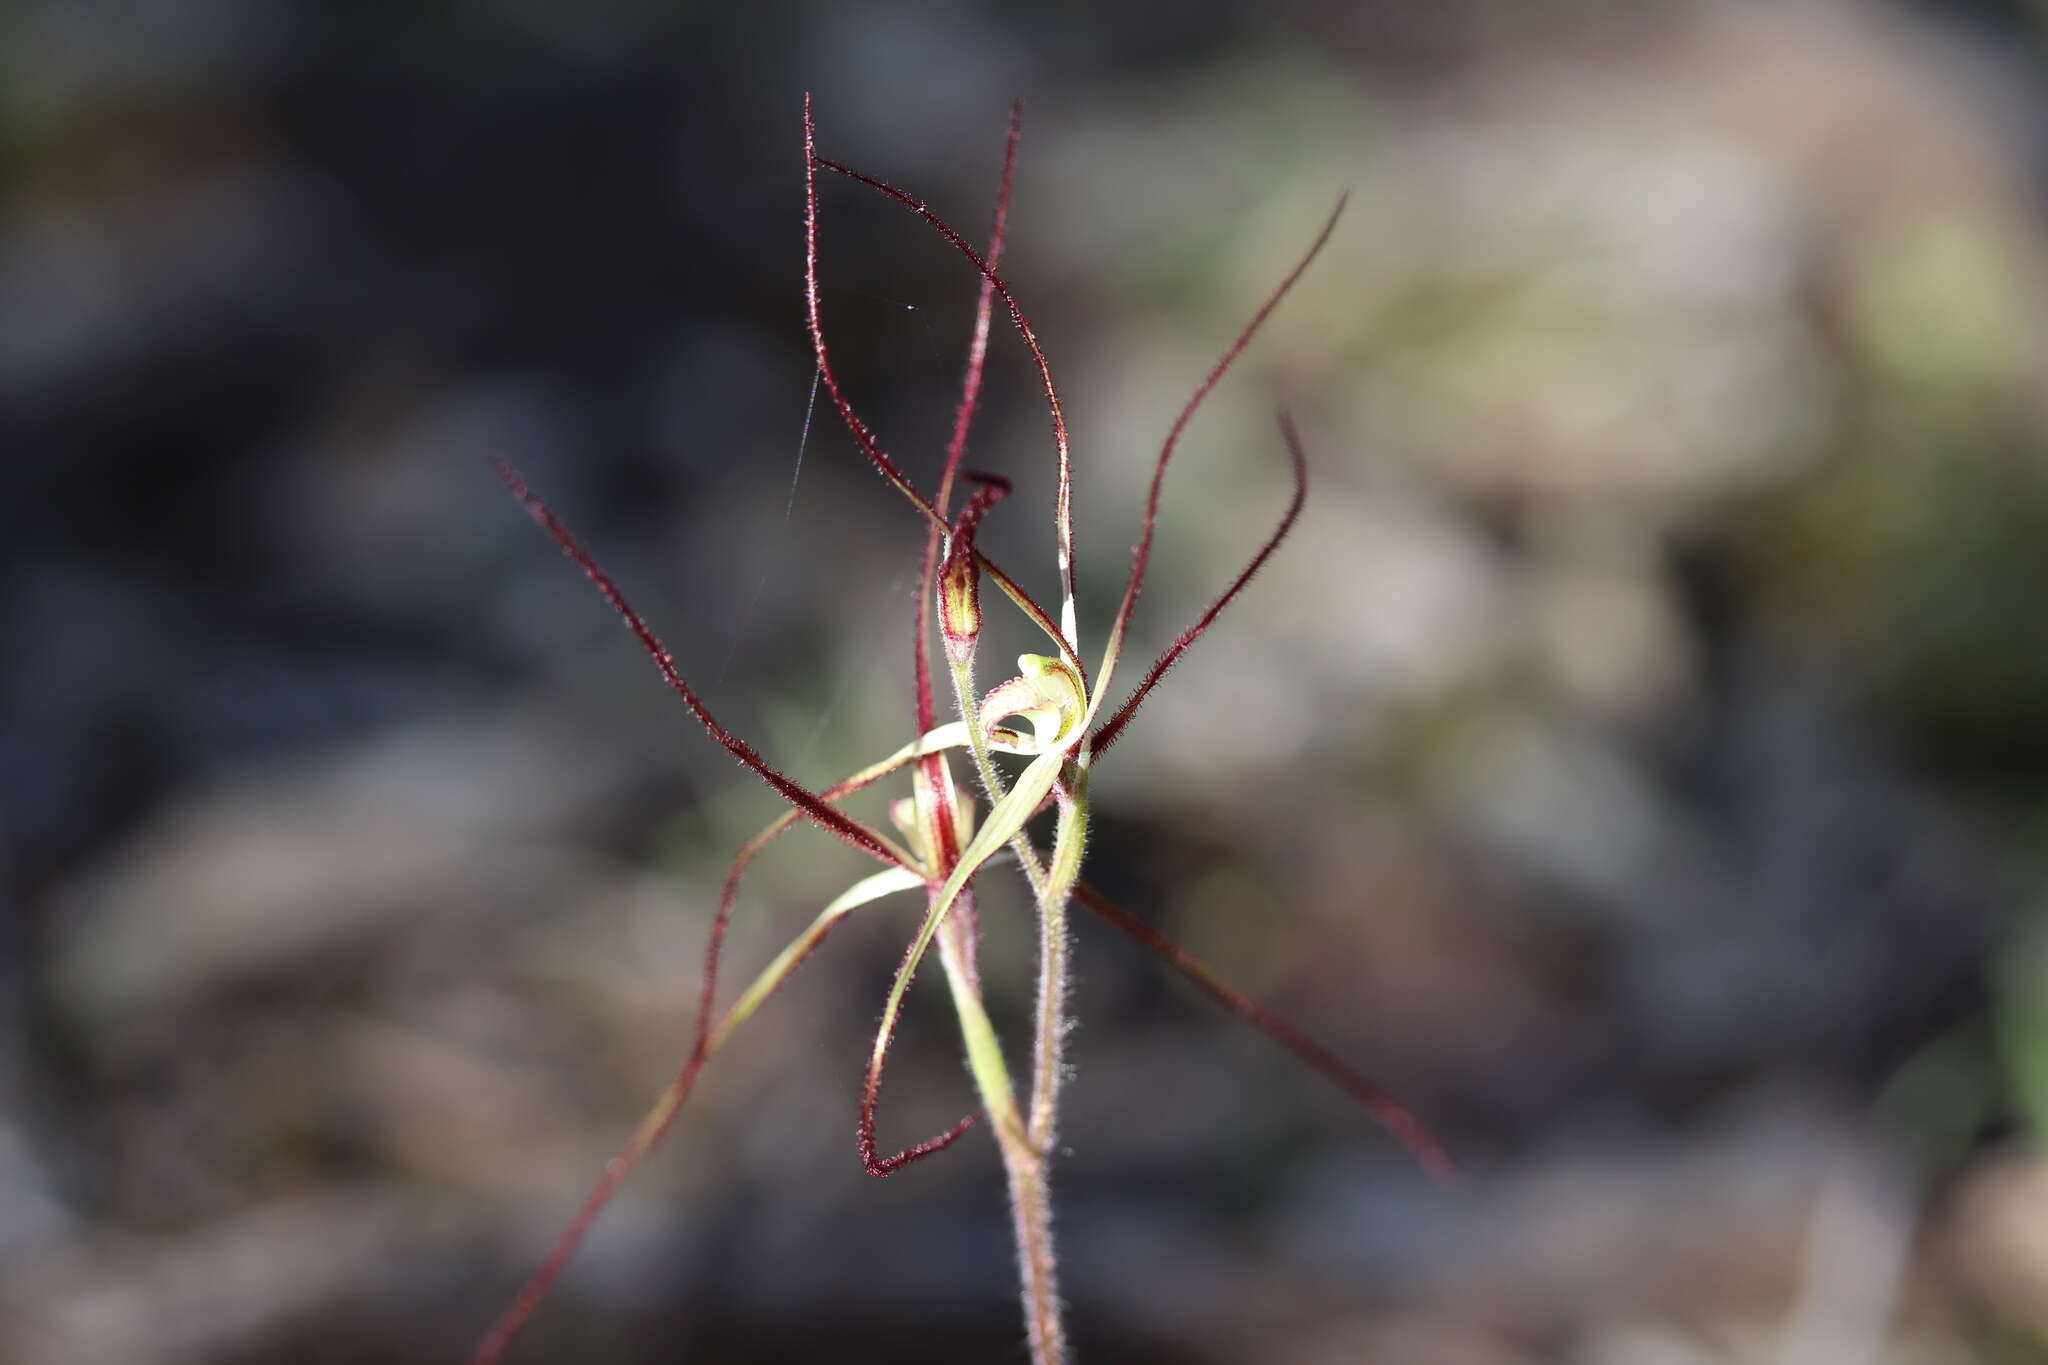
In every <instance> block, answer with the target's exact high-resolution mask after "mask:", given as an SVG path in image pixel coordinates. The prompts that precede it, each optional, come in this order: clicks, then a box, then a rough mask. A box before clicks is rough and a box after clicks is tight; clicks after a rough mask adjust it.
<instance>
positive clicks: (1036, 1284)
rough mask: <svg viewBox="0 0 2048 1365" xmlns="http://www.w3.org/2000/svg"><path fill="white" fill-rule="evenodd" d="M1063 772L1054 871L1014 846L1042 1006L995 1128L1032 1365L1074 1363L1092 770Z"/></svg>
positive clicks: (971, 722) (960, 680) (968, 692)
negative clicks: (1064, 1264) (1061, 1211)
mask: <svg viewBox="0 0 2048 1365" xmlns="http://www.w3.org/2000/svg"><path fill="white" fill-rule="evenodd" d="M950 662H951V671H952V675H953V692H954V695H955V697H956V699H957V700H958V702H959V706H960V718H961V720H962V721H963V722H964V723H965V725H966V727H967V742H968V748H969V749H970V750H971V751H972V752H973V755H974V766H975V771H976V772H977V773H978V774H979V776H980V777H981V782H982V786H983V787H985V788H986V789H987V791H988V798H989V802H990V805H991V806H993V805H994V804H995V803H996V802H998V801H1001V800H1002V799H1003V797H1004V796H1005V795H1007V786H1006V784H1005V783H1004V782H1003V778H1002V774H1001V773H999V772H998V771H997V770H996V766H995V764H994V762H993V761H991V760H990V758H989V748H988V734H987V732H986V731H985V730H984V729H983V728H982V718H981V713H980V707H979V704H978V703H977V702H976V700H975V696H974V664H973V662H972V660H971V658H970V659H958V658H956V659H953V660H951V661H950ZM1064 775H1065V776H1067V777H1068V778H1069V779H1070V781H1069V787H1068V789H1067V793H1066V794H1064V795H1062V797H1061V799H1060V817H1059V824H1058V826H1057V833H1056V834H1055V836H1054V843H1053V865H1052V867H1051V868H1050V869H1047V868H1045V867H1042V866H1041V865H1040V864H1039V861H1038V852H1037V850H1036V849H1034V848H1032V846H1031V840H1030V839H1029V838H1028V837H1026V836H1025V834H1024V833H1023V832H1022V831H1019V832H1018V834H1017V837H1016V838H1015V839H1012V840H1011V841H1010V849H1011V851H1012V852H1013V853H1015V854H1016V857H1017V865H1018V866H1019V867H1021V868H1022V869H1023V870H1024V876H1025V879H1026V880H1027V881H1028V882H1030V884H1031V892H1032V899H1033V900H1034V902H1036V905H1037V908H1038V929H1039V953H1038V1008H1037V1019H1036V1022H1035V1027H1034V1030H1033V1047H1032V1057H1031V1062H1032V1065H1031V1108H1030V1121H1029V1126H1028V1128H1026V1129H1025V1130H1024V1131H1022V1132H1015V1131H1006V1130H1005V1127H1004V1125H1002V1124H998V1125H996V1141H997V1145H998V1147H999V1148H1000V1150H1001V1152H1002V1156H1003V1168H1004V1170H1005V1171H1006V1172H1007V1173H1008V1176H1009V1185H1010V1220H1011V1225H1012V1227H1013V1229H1014V1231H1015V1235H1016V1239H1017V1275H1018V1279H1019V1281H1020V1285H1021V1291H1022V1299H1023V1305H1024V1323H1025V1331H1026V1336H1027V1339H1028V1341H1029V1343H1030V1347H1031V1361H1032V1365H1063V1362H1065V1360H1066V1359H1067V1336H1066V1327H1065V1324H1064V1322H1063V1320H1062V1318H1061V1311H1060V1292H1059V1255H1058V1252H1057V1250H1056V1248H1055V1244H1054V1242H1053V1232H1052V1190H1051V1185H1050V1180H1049V1168H1050V1166H1051V1164H1052V1148H1053V1136H1054V1134H1055V1133H1056V1132H1057V1130H1058V1122H1057V1120H1058V1112H1059V1088H1060V1079H1061V1074H1062V1070H1063V1062H1062V1060H1061V1054H1060V1049H1061V1043H1062V1041H1063V1040H1064V1039H1065V1037H1066V1033H1067V1019H1066V1002H1067V941H1068V934H1067V902H1068V900H1069V899H1071V897H1072V896H1073V893H1074V885H1075V882H1076V880H1077V878H1078V877H1079V876H1080V871H1081V861H1080V855H1081V850H1082V848H1083V846H1084V845H1085V843H1086V836H1087V827H1088V801H1087V790H1088V787H1087V770H1086V769H1085V768H1082V767H1080V766H1079V765H1076V764H1072V763H1070V764H1068V765H1067V766H1066V771H1065V774H1064ZM1076 778H1077V780H1076ZM970 1064H971V1063H970ZM1013 1102H1014V1101H1013Z"/></svg>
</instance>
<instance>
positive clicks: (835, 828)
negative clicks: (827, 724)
mask: <svg viewBox="0 0 2048 1365" xmlns="http://www.w3.org/2000/svg"><path fill="white" fill-rule="evenodd" d="M491 466H492V468H494V469H496V470H497V471H498V477H499V478H500V479H501V480H503V481H504V484H505V487H507V488H509V489H510V490H512V496H513V497H515V498H517V499H519V501H520V503H521V505H523V506H524V507H525V508H526V510H527V513H528V514H529V515H530V516H532V518H533V519H534V520H535V521H536V522H539V523H540V525H541V528H542V529H543V530H545V531H546V532H547V533H548V534H549V535H551V536H553V537H554V539H555V544H557V545H559V546H561V548H562V553H563V554H565V555H567V556H568V557H569V558H570V559H571V560H572V561H574V563H575V564H576V567H577V568H579V569H581V570H583V576H584V577H586V578H588V579H589V580H590V581H591V582H592V583H594V584H596V585H597V590H598V591H599V592H601V593H603V594H604V599H605V601H607V602H609V603H611V605H612V610H613V611H615V612H617V613H618V614H619V618H620V619H621V620H623V621H624V622H625V623H626V628H627V629H628V630H630V631H632V632H633V635H634V638H636V639H638V640H639V641H640V645H641V648H643V649H645V650H646V651H647V654H648V657H649V658H651V659H653V660H654V666H655V667H656V668H658V669H660V670H661V676H662V680H663V681H664V682H666V683H667V684H668V685H669V690H670V691H672V692H674V693H675V694H676V695H677V696H679V697H681V698H682V699H683V705H685V706H687V707H689V708H690V713H691V714H692V715H694V716H695V717H696V718H697V720H698V721H699V722H700V723H701V724H702V725H703V726H704V728H705V729H706V730H708V731H710V732H711V737H712V738H713V739H715V740H717V741H718V742H719V743H720V744H722V745H724V746H725V750H726V752H727V753H729V754H731V755H732V756H733V757H734V758H736V759H738V760H739V761H740V762H741V763H743V764H745V765H746V766H747V767H749V768H751V769H753V771H754V772H755V773H756V774H757V775H758V776H759V777H760V778H761V780H762V781H764V782H766V783H767V784H768V785H769V786H771V787H773V788H774V789H775V790H776V791H777V792H779V793H781V795H782V796H783V798H784V799H785V800H787V801H788V802H789V803H790V804H791V805H793V806H795V807H796V808H797V809H799V810H801V811H802V812H803V813H804V814H805V815H806V816H807V817H809V818H810V820H811V821H812V822H813V823H815V824H817V825H818V826H819V827H820V828H822V829H826V830H829V831H831V832H832V833H833V834H836V835H838V836H839V837H840V838H841V839H844V840H845V841H846V842H847V843H849V844H852V845H853V846H854V847H855V848H857V849H859V850H861V852H863V853H871V854H873V855H874V856H875V857H877V858H880V859H881V860H882V861H883V862H885V863H901V862H903V861H904V859H903V858H902V857H900V856H899V855H898V853H897V851H896V850H895V849H894V848H892V847H891V845H890V843H889V841H888V840H886V839H884V838H882V837H881V836H880V835H878V834H876V833H875V832H874V831H873V830H871V829H869V828H867V827H866V826H865V825H863V824H861V823H860V822H859V821H858V820H855V819H853V818H852V817H850V816H848V815H846V814H844V813H843V812H840V811H836V810H834V809H832V807H831V806H829V805H827V804H825V802H824V801H823V800H822V799H821V798H820V797H819V796H818V794H817V793H816V792H814V791H812V790H810V788H808V787H805V786H802V785H800V784H799V783H796V782H792V781H791V780H790V779H789V778H787V777H784V776H783V775H782V774H781V773H779V772H777V771H776V770H775V769H774V768H771V767H770V766H768V761H767V760H766V759H764V758H762V757H761V755H760V754H758V753H756V752H755V750H754V747H753V746H752V745H751V744H748V743H747V742H746V741H745V740H743V739H741V738H740V737H739V736H738V735H735V734H733V733H732V731H730V730H728V729H726V728H725V727H724V726H723V725H720V724H719V723H718V720H717V718H716V717H714V716H713V715H712V714H711V712H710V710H709V709H707V708H706V707H705V705H704V703H703V701H702V700H701V699H699V697H698V696H697V694H696V692H695V691H693V690H692V689H691V687H690V685H689V684H688V683H686V682H684V681H683V675H682V673H681V672H680V671H679V670H678V669H677V668H676V661H675V656H674V655H672V654H670V653H669V652H668V650H667V649H666V648H664V647H663V645H662V643H661V641H660V640H659V639H657V638H656V637H655V634H654V632H653V631H652V630H650V629H648V626H647V622H646V621H645V620H643V619H642V618H641V616H640V613H639V612H637V611H635V610H633V606H632V604H631V603H630V602H628V601H627V600H626V595H625V594H624V593H622V592H620V591H619V586H618V584H616V583H614V582H612V580H611V575H609V574H607V573H606V572H605V571H604V570H603V569H600V568H599V567H598V566H597V561H596V560H594V559H592V558H591V557H590V552H589V551H588V550H585V549H584V548H583V546H582V544H581V543H580V542H579V541H578V540H577V539H576V537H575V536H574V535H572V534H571V533H570V531H569V528H568V527H566V526H564V525H563V524H562V523H561V522H560V521H559V520H557V519H556V517H555V514H554V512H553V511H552V510H550V509H549V507H548V505H547V504H546V503H544V502H542V501H541V500H540V499H539V498H538V497H536V496H535V495H534V493H533V491H532V490H531V489H529V488H528V487H527V486H526V481H525V480H524V479H522V478H520V477H519V471H518V470H516V469H514V468H513V467H512V466H511V465H509V464H507V463H505V462H504V461H503V460H499V459H493V460H492V461H491Z"/></svg>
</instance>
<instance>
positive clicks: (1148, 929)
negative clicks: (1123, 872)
mask: <svg viewBox="0 0 2048 1365" xmlns="http://www.w3.org/2000/svg"><path fill="white" fill-rule="evenodd" d="M1074 899H1075V900H1077V901H1079V902H1081V904H1082V905H1084V906H1086V907H1088V909H1090V910H1092V911H1094V912H1095V915H1096V917H1097V918H1099V919H1102V920H1104V921H1106V922H1108V923H1109V924H1110V925H1112V926H1113V927H1115V928H1117V929H1120V930H1122V931H1123V932H1124V933H1125V934H1127V935H1129V936H1130V937H1131V938H1134V939H1136V940H1137V941H1138V942H1139V943H1140V944H1142V945H1143V946H1144V947H1146V948H1148V949H1150V950H1151V951H1152V953H1153V954H1154V955H1155V956H1157V957H1158V958H1160V959H1161V960H1162V961H1164V962H1165V963H1166V964H1167V965H1168V966H1170V967H1172V968H1173V969H1174V970H1175V971H1177V972H1179V973H1180V974H1181V975H1182V976H1184V977H1186V978H1187V979H1188V980H1189V981H1190V982H1192V983H1194V985H1195V986H1196V988H1197V989H1199V990H1200V991H1201V992H1202V993H1203V994H1205V995H1207V996H1208V997H1209V998H1210V999H1211V1000H1214V1001H1215V1002H1216V1003H1217V1004H1219V1005H1221V1006H1223V1008H1225V1009H1227V1010H1229V1011H1230V1012H1231V1013H1232V1014H1234V1015H1236V1016H1237V1017H1238V1018H1240V1019H1242V1020H1244V1021H1245V1022H1246V1023H1248V1024H1250V1025H1251V1026H1252V1027H1253V1028H1256V1029H1258V1030H1259V1031H1260V1032H1261V1033H1263V1034H1265V1035H1266V1036H1267V1037H1268V1038H1271V1039H1272V1040H1273V1041H1274V1042H1276V1043H1278V1044H1279V1045H1280V1046H1282V1047H1284V1048H1286V1049H1287V1050H1288V1051H1289V1052H1291V1053H1293V1054H1294V1055H1295V1056H1296V1057H1299V1058H1300V1059H1301V1060H1302V1061H1304V1062H1306V1063H1308V1064H1309V1065H1310V1066H1311V1067H1313V1068H1315V1069H1316V1070H1317V1071H1319V1072H1321V1073H1322V1074H1323V1076H1324V1077H1326V1078H1327V1079H1328V1080H1330V1081H1331V1082H1332V1083H1334V1084H1335V1085H1336V1086H1337V1087H1338V1088H1339V1089H1340V1090H1342V1091H1344V1092H1345V1093H1346V1094H1347V1095H1350V1096H1351V1098H1353V1099H1355V1100H1357V1101H1358V1102H1359V1103H1360V1104H1361V1105H1363V1106H1365V1109H1366V1112H1367V1113H1369V1114H1371V1115H1372V1117H1373V1120H1374V1122H1376V1123H1378V1124H1379V1125H1380V1127H1382V1128H1384V1129H1386V1130H1387V1131H1388V1132H1389V1133H1391V1134H1393V1135H1394V1136H1395V1137H1396V1138H1399V1139H1400V1140H1401V1142H1402V1143H1403V1145H1405V1146H1406V1147H1407V1148H1408V1150H1409V1151H1410V1152H1412V1153H1413V1154H1414V1156H1415V1160H1416V1161H1417V1162H1418V1163H1419V1164H1420V1165H1421V1166H1422V1168H1423V1169H1424V1170H1425V1171H1428V1172H1429V1174H1430V1175H1431V1176H1433V1177H1435V1178H1436V1179H1438V1180H1441V1181H1444V1182H1446V1183H1454V1182H1456V1181H1457V1179H1458V1166H1457V1163H1456V1162H1454V1161H1453V1160H1452V1159H1451V1154H1450V1153H1449V1152H1447V1151H1445V1150H1444V1147H1443V1144H1442V1143H1440V1142H1438V1141H1437V1140H1436V1138H1435V1136H1434V1135H1432V1134H1431V1133H1430V1131H1429V1129H1428V1128H1426V1127H1424V1126H1423V1123H1422V1120H1421V1119H1418V1118H1417V1117H1415V1114H1414V1112H1413V1111H1411V1110H1410V1109H1409V1108H1408V1107H1407V1106H1406V1105H1404V1104H1402V1103H1401V1102H1400V1101H1398V1100H1396V1099H1394V1098H1393V1097H1392V1096H1391V1095H1389V1094H1387V1092H1386V1091H1384V1090H1382V1089H1380V1088H1379V1087H1378V1086H1376V1085H1374V1084H1373V1083H1372V1082H1371V1081H1369V1080H1367V1079H1365V1077H1363V1076H1361V1075H1359V1074H1358V1073H1357V1072H1356V1071H1353V1070H1352V1069H1351V1068H1350V1067H1349V1066H1347V1065H1345V1064H1344V1062H1343V1061H1341V1060H1340V1059H1339V1058H1338V1057H1337V1055H1336V1054H1335V1053H1333V1052H1331V1051H1330V1050H1329V1049H1328V1048H1326V1047H1324V1046H1323V1045H1322V1044H1321V1043H1318V1042H1317V1041H1316V1040H1315V1039H1313V1038H1311V1037H1309V1036H1308V1035H1307V1034H1306V1033H1303V1032H1302V1031H1301V1030H1300V1029H1298V1028H1296V1027H1295V1026H1294V1025H1293V1024H1290V1023H1288V1022H1287V1021H1286V1020H1285V1019H1282V1018H1281V1017H1280V1016H1279V1015H1277V1014H1275V1013H1273V1012H1272V1011H1271V1010H1269V1009H1267V1008H1266V1007H1265V1006H1263V1005H1260V1004H1258V1003H1257V1002H1256V1001H1254V1000H1252V999H1251V998H1250V997H1249V996H1247V995H1245V994H1243V993H1242V992H1240V991H1238V990H1236V989H1234V988H1232V987H1231V986H1229V985H1227V984H1225V982H1224V981H1223V979H1222V978H1221V977H1219V976H1217V975H1216V973H1215V972H1213V971H1211V970H1210V969H1209V966H1208V964H1207V963H1205V962H1203V961H1202V960H1201V959H1200V958H1197V957H1196V956H1195V955H1194V954H1193V953H1190V952H1189V951H1188V950H1187V949H1185V948H1183V947H1181V946H1180V945H1179V944H1178V943H1175V942H1174V941H1173V940H1172V939H1170V938H1168V937H1167V936H1166V935H1165V934H1162V933H1160V932H1159V931H1158V930H1157V929H1154V928H1153V927H1152V926H1151V925H1149V924H1147V923H1145V921H1143V920H1141V919H1139V918H1138V917H1137V916H1136V915H1133V914H1132V913H1131V912H1130V911H1128V910H1126V909H1124V908H1123V907H1122V906H1120V905H1118V904H1117V903H1116V902H1115V901H1112V900H1111V899H1109V897H1107V896H1105V895H1103V894H1102V893H1101V892H1100V891H1097V890H1096V889H1095V888H1094V887H1092V886H1090V885H1088V884H1087V883H1086V882H1082V883H1080V884H1079V885H1077V886H1076V887H1075V888H1074Z"/></svg>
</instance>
